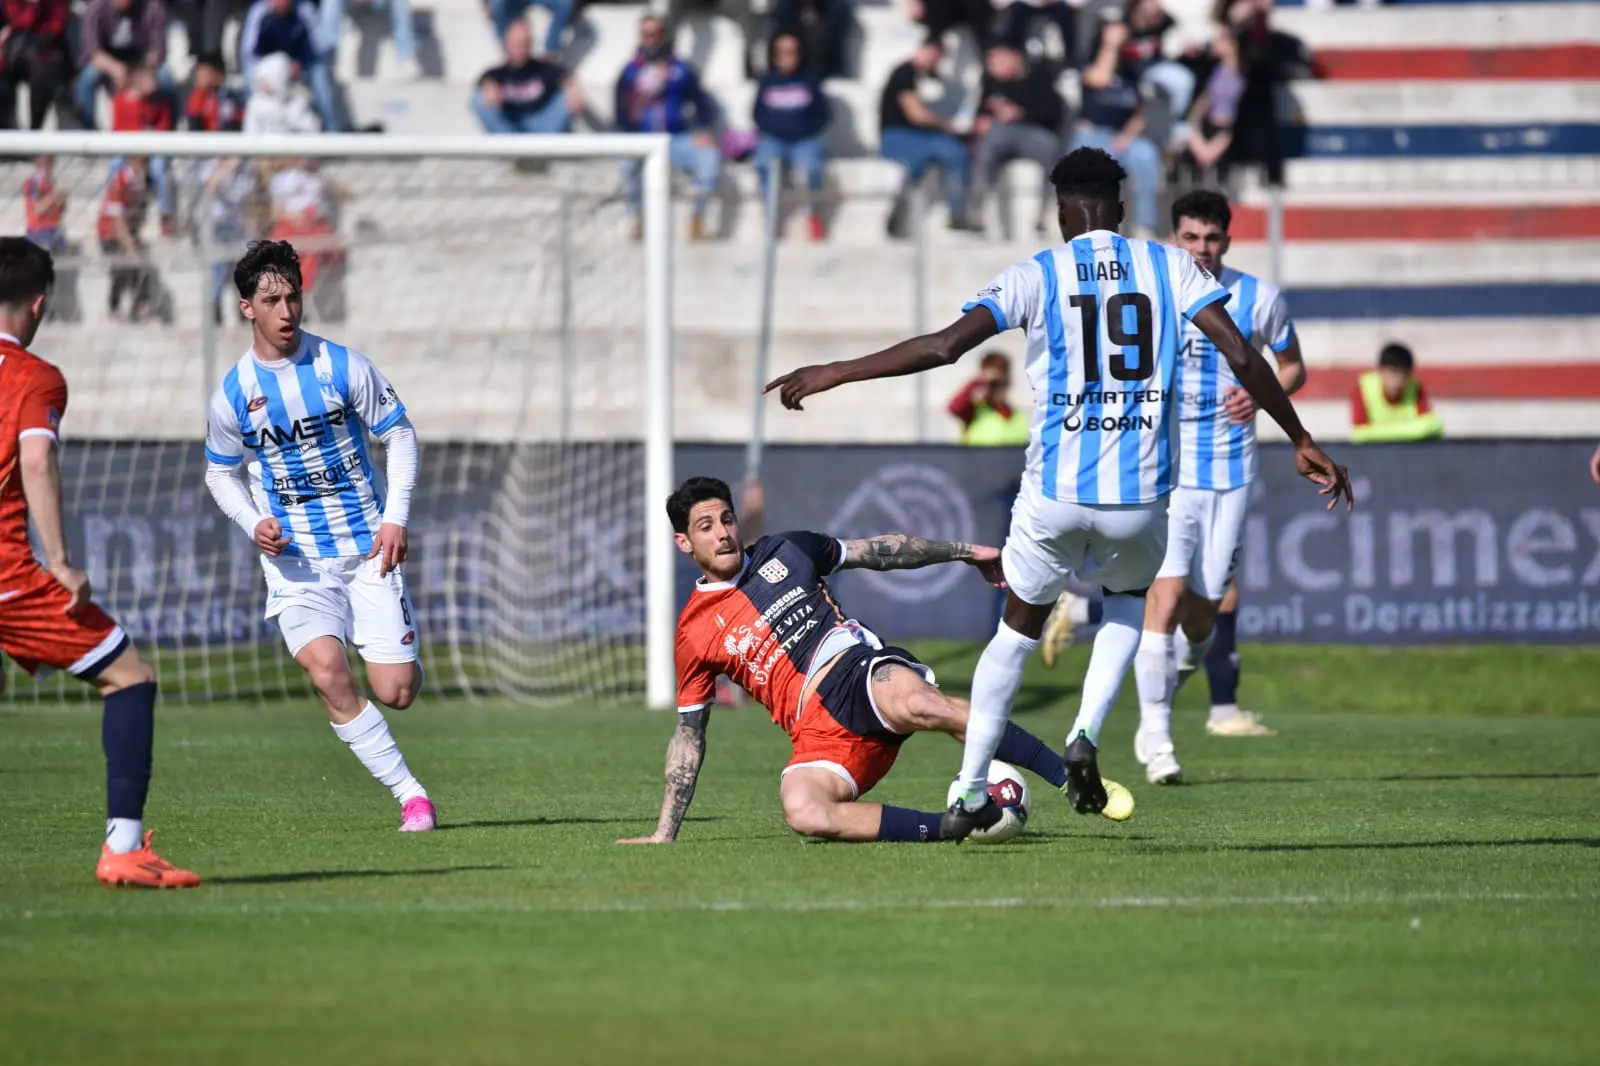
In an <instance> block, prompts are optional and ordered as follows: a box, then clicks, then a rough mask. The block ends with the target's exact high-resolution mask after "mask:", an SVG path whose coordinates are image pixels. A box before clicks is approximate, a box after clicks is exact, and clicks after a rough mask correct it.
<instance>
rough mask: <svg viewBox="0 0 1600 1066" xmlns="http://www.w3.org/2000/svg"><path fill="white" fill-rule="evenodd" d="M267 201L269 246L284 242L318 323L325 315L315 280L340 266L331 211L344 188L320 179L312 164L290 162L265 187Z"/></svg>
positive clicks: (309, 161) (317, 167)
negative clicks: (291, 249)
mask: <svg viewBox="0 0 1600 1066" xmlns="http://www.w3.org/2000/svg"><path fill="white" fill-rule="evenodd" d="M267 192H268V195H269V196H270V197H271V201H272V230H271V232H270V233H268V236H269V237H271V238H272V239H273V240H275V241H289V242H291V243H292V244H293V245H294V246H295V250H296V251H298V252H299V253H300V275H301V282H302V287H303V291H304V292H305V294H306V296H307V298H311V299H314V300H315V301H316V306H317V308H318V310H319V311H321V312H322V315H323V317H324V318H337V317H340V316H336V315H331V314H329V312H328V310H327V308H326V307H324V304H325V302H326V301H325V300H323V299H321V298H320V297H321V295H322V294H321V293H319V291H318V289H317V281H318V278H319V277H321V276H322V275H324V274H325V273H327V272H331V271H333V270H335V269H336V268H339V267H341V266H342V265H343V263H344V249H343V248H342V247H341V246H340V244H339V239H338V227H337V226H336V224H335V223H336V221H337V220H336V218H335V208H336V207H337V204H338V202H339V201H341V200H343V199H345V198H346V192H345V190H344V187H343V186H341V185H340V184H339V183H338V182H336V181H333V180H332V179H330V178H328V177H327V176H326V175H324V174H323V173H322V170H321V167H320V165H319V163H318V162H317V160H315V159H295V160H291V161H290V162H289V164H288V165H287V166H285V167H283V168H282V169H280V170H279V171H278V172H277V173H275V174H273V175H272V178H271V179H270V181H269V182H268V183H267Z"/></svg>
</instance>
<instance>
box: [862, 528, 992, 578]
mask: <svg viewBox="0 0 1600 1066" xmlns="http://www.w3.org/2000/svg"><path fill="white" fill-rule="evenodd" d="M843 544H844V562H842V563H840V564H839V569H840V570H852V569H854V570H918V569H921V568H922V567H924V566H934V565H936V564H938V563H957V562H959V563H966V564H967V565H968V566H975V567H977V568H978V572H979V573H981V574H982V575H983V577H984V580H985V581H987V582H989V584H991V585H994V586H996V587H1000V588H1003V587H1004V586H1005V577H1004V576H1003V575H1002V573H1001V570H1000V552H999V551H998V550H997V549H995V548H988V547H985V546H983V545H982V544H964V543H962V542H960V541H953V540H924V539H923V538H922V537H915V536H912V535H911V534H909V533H880V534H879V535H878V536H876V537H867V538H865V539H863V540H847V541H844V542H843Z"/></svg>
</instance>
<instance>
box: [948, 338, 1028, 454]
mask: <svg viewBox="0 0 1600 1066" xmlns="http://www.w3.org/2000/svg"><path fill="white" fill-rule="evenodd" d="M1010 390H1011V357H1010V356H1008V355H1006V354H1005V353H1004V352H990V353H989V354H987V355H985V356H984V357H983V361H982V362H980V363H979V364H978V376H977V377H975V378H973V379H972V380H971V381H969V382H967V383H966V384H965V385H963V386H962V387H961V391H960V392H958V393H956V394H955V396H953V397H951V399H950V408H949V409H950V413H951V414H952V415H954V416H955V417H956V419H957V420H958V421H960V423H961V443H962V444H966V445H969V446H972V447H1012V448H1023V447H1026V446H1027V444H1028V416H1027V415H1025V414H1023V413H1022V412H1021V411H1018V410H1016V409H1015V408H1013V407H1012V406H1011V398H1010V395H1009V393H1010Z"/></svg>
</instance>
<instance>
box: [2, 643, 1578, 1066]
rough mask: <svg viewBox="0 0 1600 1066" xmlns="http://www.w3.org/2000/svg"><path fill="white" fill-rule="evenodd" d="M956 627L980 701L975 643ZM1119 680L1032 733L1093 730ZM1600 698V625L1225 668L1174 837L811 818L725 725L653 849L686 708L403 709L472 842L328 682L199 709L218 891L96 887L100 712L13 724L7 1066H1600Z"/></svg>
mask: <svg viewBox="0 0 1600 1066" xmlns="http://www.w3.org/2000/svg"><path fill="white" fill-rule="evenodd" d="M921 650H922V651H923V652H924V653H925V654H926V655H927V656H928V658H929V660H930V661H931V662H933V663H934V664H935V665H936V666H937V668H938V669H939V671H940V674H941V678H942V679H943V680H944V681H945V682H946V683H947V684H948V685H949V686H950V687H951V688H952V689H953V690H956V691H965V687H966V684H967V677H968V676H969V675H970V669H971V664H972V662H973V659H974V657H975V649H972V648H968V647H956V646H949V645H944V646H930V647H924V648H923V649H921ZM1083 663H1084V653H1083V651H1082V649H1074V651H1073V653H1072V655H1071V657H1070V658H1069V659H1068V660H1067V662H1066V663H1065V664H1064V665H1063V666H1062V667H1061V668H1059V669H1058V671H1057V672H1056V673H1055V674H1045V673H1043V672H1042V671H1038V672H1036V673H1032V674H1030V677H1029V683H1028V685H1027V686H1026V688H1025V689H1024V692H1023V695H1022V698H1021V700H1020V701H1019V708H1018V715H1017V717H1018V721H1020V722H1022V723H1023V724H1024V725H1025V726H1027V727H1028V728H1030V729H1032V730H1034V731H1036V732H1038V733H1040V734H1041V735H1043V736H1045V737H1046V738H1047V739H1048V740H1049V741H1050V742H1051V743H1059V741H1060V738H1061V736H1062V734H1063V732H1064V730H1065V728H1066V726H1067V725H1068V723H1069V722H1070V719H1071V715H1072V712H1073V711H1074V710H1075V708H1076V688H1075V682H1076V680H1077V679H1079V678H1081V676H1082V668H1083ZM1597 680H1600V659H1597V657H1596V655H1595V653H1594V652H1592V651H1589V650H1581V651H1566V652H1562V651H1532V650H1519V649H1488V650H1452V651H1416V652H1387V653H1385V652H1377V651H1370V650H1330V649H1314V648H1311V649H1307V648H1299V649H1273V648H1257V647H1252V648H1249V649H1247V650H1246V675H1245V689H1244V692H1245V694H1246V696H1247V703H1248V704H1249V705H1250V706H1252V707H1255V708H1258V709H1260V710H1262V711H1264V712H1268V713H1269V716H1270V720H1271V722H1272V723H1273V724H1275V725H1277V726H1279V727H1280V729H1281V734H1280V735H1279V736H1278V737H1276V738H1271V739H1262V740H1221V739H1213V738H1207V737H1205V736H1204V734H1203V732H1202V729H1201V723H1202V720H1203V717H1204V712H1203V710H1202V699H1203V694H1204V685H1203V684H1197V685H1195V686H1193V687H1191V688H1190V689H1187V690H1185V692H1184V693H1183V697H1182V699H1181V700H1180V705H1179V713H1178V715H1177V717H1176V720H1175V732H1176V734H1177V740H1178V743H1179V755H1180V757H1181V759H1182V761H1183V763H1184V767H1185V770H1186V772H1187V774H1188V777H1189V780H1190V782H1191V783H1190V784H1188V785H1185V786H1183V787H1178V788H1170V789H1158V788H1155V787H1153V786H1149V785H1146V784H1145V783H1144V781H1143V778H1142V775H1141V774H1140V772H1139V770H1138V768H1137V766H1136V765H1135V764H1134V762H1133V758H1132V753H1131V743H1130V741H1131V730H1132V728H1133V721H1134V716H1135V715H1134V709H1133V702H1132V698H1131V691H1125V692H1124V695H1123V702H1122V704H1121V706H1120V707H1119V709H1118V711H1117V712H1116V713H1115V714H1114V715H1113V717H1112V720H1111V723H1110V725H1109V726H1108V729H1107V733H1106V736H1105V738H1104V744H1103V751H1104V755H1103V766H1104V769H1105V771H1106V772H1107V774H1108V776H1111V777H1113V778H1116V779H1118V780H1121V781H1123V782H1124V783H1125V784H1128V785H1129V786H1130V787H1132V788H1133V790H1134V794H1135V796H1136V797H1137V800H1138V804H1139V806H1138V812H1137V814H1136V815H1135V817H1134V819H1133V820H1132V821H1131V822H1128V823H1126V824H1125V825H1114V824H1112V823H1110V822H1107V821H1104V820H1103V819H1098V818H1080V817H1078V816H1076V815H1074V814H1072V813H1071V812H1070V811H1069V810H1068V809H1067V807H1066V804H1065V801H1064V800H1063V799H1062V798H1060V797H1059V796H1057V795H1055V794H1054V793H1053V792H1051V791H1050V790H1049V789H1048V788H1045V787H1042V786H1040V787H1037V788H1036V789H1035V794H1034V804H1033V817H1032V819H1031V821H1030V824H1029V830H1028V832H1027V833H1026V834H1025V835H1024V836H1023V837H1021V838H1019V840H1017V841H1016V842H1015V843H1013V844H1011V845H1007V846H1003V847H989V848H984V847H978V846H971V845H969V846H964V847H960V848H955V847H950V846H947V845H944V846H917V845H887V846H885V845H867V846H850V845H836V844H819V843H806V842H802V841H800V840H799V839H797V838H795V837H794V836H792V835H791V834H790V833H789V831H788V830H787V829H786V828H785V827H784V825H783V823H782V820H781V817H780V813H779V810H778V804H777V797H776V786H777V779H778V770H779V768H780V767H781V766H782V764H783V762H784V760H785V759H786V757H787V745H786V742H785V739H784V737H783V736H782V734H781V733H780V732H779V731H778V730H777V729H776V728H775V727H773V726H772V725H771V724H770V723H768V722H767V721H766V719H765V716H764V715H763V714H762V713H761V712H760V711H758V710H739V711H721V712H719V713H718V714H717V715H716V716H715V717H714V719H713V722H712V726H711V736H710V751H709V756H708V760H707V765H706V769H705V772H704V774H703V776H702V779H701V784H700V791H699V794H698V796H697V798H696V801H695V805H694V807H693V809H692V810H691V812H690V819H691V820H690V822H689V824H688V825H687V826H686V828H685V831H684V834H683V837H682V838H681V840H680V842H679V843H678V844H677V845H675V846H672V847H656V848H621V847H618V846H616V845H615V844H614V843H613V842H614V841H615V840H616V838H618V837H622V836H632V835H635V834H642V833H646V832H648V831H649V830H650V829H651V827H652V826H653V824H654V821H655V816H656V811H657V807H658V804H659V802H660V795H661V786H660V769H661V761H662V756H663V751H664V747H665V741H666V737H667V734H668V732H669V731H670V728H671V725H672V722H671V719H670V717H669V716H667V715H660V714H657V715H652V714H647V713H644V712H642V711H640V710H638V709H637V708H636V707H617V706H583V707H569V708H564V709H557V710H548V711H529V710H521V709H517V708H513V707H510V706H507V705H503V704H495V703H478V704H468V703H462V702H454V701H445V700H441V699H431V698H429V697H427V696H425V697H424V699H423V701H422V704H421V705H419V707H418V708H416V709H414V710H412V711H408V712H405V713H399V714H393V715H391V720H392V721H393V722H394V723H395V731H396V735H397V736H398V738H399V740H400V742H401V744H402V746H403V747H404V750H405V751H406V753H407V755H408V757H409V760H410V762H411V766H412V768H413V770H415V771H416V772H417V773H418V775H419V776H420V777H421V778H422V780H423V781H424V782H425V783H426V784H427V785H428V786H429V788H430V790H431V791H432V792H433V795H434V797H435V799H436V800H437V802H438V803H439V806H440V811H441V815H442V818H443V821H444V824H445V826H446V828H445V830H444V831H442V832H438V833H433V834H427V835H417V836H406V837H402V836H400V835H399V834H397V833H396V832H395V831H394V830H395V826H396V824H397V822H398V815H397V811H396V809H395V807H394V804H393V803H392V802H391V801H390V799H389V797H388V796H387V795H385V794H384V793H383V790H382V789H381V788H379V786H377V785H376V784H374V783H373V782H372V781H371V780H370V779H369V778H368V777H367V776H366V774H365V773H364V771H362V769H361V767H360V766H359V764H358V763H357V762H356V760H355V759H354V758H353V757H352V756H351V755H350V753H349V752H348V751H346V750H345V749H344V747H343V746H342V745H340V744H339V743H338V742H337V741H336V740H335V738H334V737H333V735H332V733H331V731H330V730H329V729H328V726H327V725H326V722H325V720H323V719H322V717H321V712H320V711H319V710H318V709H317V708H315V707H314V706H311V705H310V704H308V703H304V702H301V703H293V704H289V703H285V704H273V705H267V706H257V705H242V704H216V705H210V706H206V705H191V706H186V707H168V708H165V709H164V710H163V712H162V717H161V718H160V719H159V724H158V738H157V756H156V783H155V787H154V790H153V795H152V797H151V807H150V821H151V824H152V825H153V826H154V827H155V828H156V829H157V845H158V847H160V848H161V849H162V850H164V851H165V852H166V853H167V854H168V855H169V856H170V857H171V858H173V859H174V860H177V861H179V862H180V863H182V864H184V865H188V866H191V867H192V868H194V869H196V870H198V871H199V872H200V873H201V874H202V875H203V876H205V877H206V878H207V883H206V884H205V885H204V886H202V887H201V888H200V889H198V890H195V891H192V892H187V893H175V892H168V893H140V892H136V891H131V890H123V891H117V892H112V891H108V890H105V889H103V888H101V887H99V886H98V885H97V884H96V883H95V882H94V880H93V876H92V874H93V857H94V855H95V853H96V849H97V847H98V836H99V832H98V831H99V828H100V814H101V808H100V803H101V793H100V787H101V763H100V752H99V735H98V726H97V720H96V718H95V716H94V715H93V714H92V713H91V712H90V711H89V710H88V709H83V708H74V709H68V710H48V709H40V708H37V707H35V706H33V705H31V704H23V705H13V706H12V709H10V710H4V709H0V819H3V832H0V1063H50V1064H68V1063H71V1064H79V1063H83V1064H115V1063H139V1064H141V1066H144V1064H149V1063H155V1062H161V1063H228V1064H253V1063H271V1064H274V1066H280V1064H289V1066H298V1064H305V1063H338V1064H341V1066H357V1064H360V1066H367V1064H388V1063H406V1064H412V1063H415V1064H452V1066H454V1064H480V1063H484V1064H487V1063H506V1064H513V1063H515V1064H530V1063H532V1064H542V1063H552V1064H554V1063H560V1064H591V1063H592V1064H629V1066H637V1064H654V1063H662V1064H666V1063H673V1064H679V1063H686V1064H722V1063H752V1064H787V1063H807V1064H827V1063H850V1064H855V1063H859V1064H879V1063H883V1064H891V1063H893V1064H898V1063H906V1064H918V1066H931V1064H942V1063H958V1064H963V1066H967V1064H973V1063H979V1062H982V1063H1001V1064H1006V1066H1031V1064H1034V1063H1051V1064H1071V1063H1089V1062H1095V1063H1117V1064H1126V1066H1137V1064H1143V1063H1217V1064H1228V1066H1239V1064H1250V1063H1262V1064H1286V1063H1294V1064H1319V1063H1327V1064H1348V1063H1362V1064H1374V1063H1396V1064H1401V1063H1403V1064H1408V1066H1414V1064H1423V1063H1441V1064H1443V1063H1450V1064H1463V1063H1503V1062H1511V1061H1515V1062H1517V1063H1518V1064H1519V1066H1527V1064H1537V1063H1567V1062H1570V1063H1584V1062H1589V1063H1592V1062H1594V1061H1596V1059H1597V1057H1600V1037H1597V1036H1596V1034H1597V1032H1600V1029H1597V1028H1596V1020H1595V1011H1596V1006H1597V1004H1600V975H1597V970H1600V966H1597V964H1600V685H1597V684H1596V681H1597ZM12 681H13V684H16V683H17V681H16V678H15V677H13V679H12ZM1131 687H1132V686H1131V683H1130V685H1129V686H1128V689H1129V690H1131ZM958 761H959V749H958V747H957V746H956V745H955V744H954V743H953V742H952V741H950V740H948V739H946V738H942V737H918V738H914V739H913V740H911V741H910V742H909V743H908V744H907V746H906V748H905V750H904V753H903V755H902V756H901V759H900V763H899V765H898V766H897V767H896V769H895V771H894V773H893V774H891V775H890V776H889V778H888V779H887V780H886V781H885V782H884V783H883V784H882V785H881V786H880V787H879V789H878V790H877V792H876V793H875V794H874V797H873V798H876V799H882V800H885V801H888V802H895V803H901V804H905V805H911V806H918V807H923V808H931V807H936V806H938V805H939V803H940V802H941V801H942V799H943V796H944V791H945V785H946V784H947V783H948V781H949V778H950V776H951V775H952V774H953V773H954V771H955V769H956V766H957V765H958ZM1035 783H1036V784H1037V782H1035Z"/></svg>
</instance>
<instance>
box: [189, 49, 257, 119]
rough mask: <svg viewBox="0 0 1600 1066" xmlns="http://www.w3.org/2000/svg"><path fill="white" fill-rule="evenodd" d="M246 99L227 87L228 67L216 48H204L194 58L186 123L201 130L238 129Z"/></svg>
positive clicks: (242, 117)
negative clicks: (211, 50) (206, 50)
mask: <svg viewBox="0 0 1600 1066" xmlns="http://www.w3.org/2000/svg"><path fill="white" fill-rule="evenodd" d="M244 108H245V102H244V100H243V99H242V98H241V97H240V95H239V94H238V93H237V92H234V91H233V90H232V89H229V88H228V68H227V65H226V64H225V63H224V62H223V60H222V55H221V53H219V52H207V53H204V54H202V55H201V56H199V57H198V58H196V59H195V61H194V77H193V79H192V81H191V84H190V87H189V101H188V104H187V106H185V107H184V119H185V124H186V125H187V126H188V128H189V129H191V130H195V131H197V132H201V133H223V132H229V133H234V132H237V131H238V130H239V129H240V128H241V127H242V126H243V125H244Z"/></svg>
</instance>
